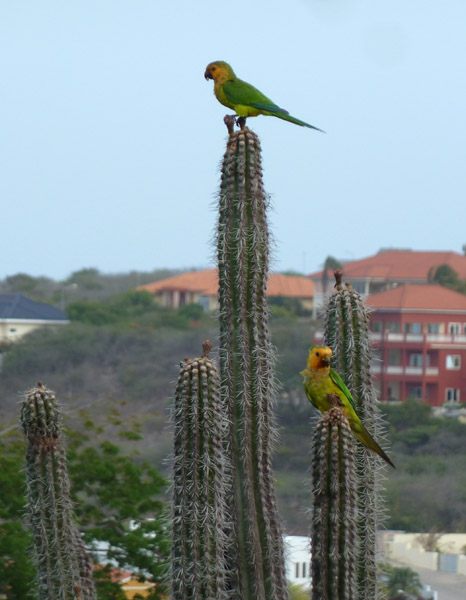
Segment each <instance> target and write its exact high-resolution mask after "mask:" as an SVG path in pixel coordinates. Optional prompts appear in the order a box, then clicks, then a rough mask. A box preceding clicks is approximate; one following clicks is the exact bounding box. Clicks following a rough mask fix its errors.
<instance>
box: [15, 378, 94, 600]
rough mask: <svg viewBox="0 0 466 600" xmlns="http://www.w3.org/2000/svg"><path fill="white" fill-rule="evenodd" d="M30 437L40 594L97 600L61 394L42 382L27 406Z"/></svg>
mask: <svg viewBox="0 0 466 600" xmlns="http://www.w3.org/2000/svg"><path fill="white" fill-rule="evenodd" d="M21 425H22V427H23V430H24V433H25V435H26V437H27V440H28V448H27V454H26V473H27V490H28V491H27V493H28V512H29V517H30V521H31V528H32V534H33V538H34V546H35V555H36V561H37V570H38V597H39V600H94V599H95V598H96V592H95V588H94V584H93V581H92V563H91V561H90V559H89V556H88V554H87V552H86V549H85V547H84V543H83V541H82V539H81V535H80V533H79V531H78V529H77V526H76V523H75V520H74V515H73V506H72V501H71V496H70V481H69V477H68V469H67V462H66V454H65V449H64V446H63V439H62V433H61V422H60V415H59V412H58V408H57V405H56V401H55V395H54V394H53V392H51V391H50V390H48V389H46V388H45V386H44V385H43V384H42V383H40V382H39V384H38V386H37V388H34V389H32V390H30V392H29V393H28V394H27V396H26V398H25V399H24V401H23V404H22V407H21Z"/></svg>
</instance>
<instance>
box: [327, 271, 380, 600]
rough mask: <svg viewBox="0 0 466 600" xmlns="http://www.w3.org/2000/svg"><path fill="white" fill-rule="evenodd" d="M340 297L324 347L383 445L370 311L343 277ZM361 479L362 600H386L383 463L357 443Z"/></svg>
mask: <svg viewBox="0 0 466 600" xmlns="http://www.w3.org/2000/svg"><path fill="white" fill-rule="evenodd" d="M335 278H336V282H337V283H336V288H337V289H336V292H335V293H334V294H333V295H332V296H331V297H330V298H329V300H328V304H327V307H326V310H325V333H324V343H325V344H326V345H327V346H330V348H332V350H333V358H332V366H333V367H334V368H335V369H336V370H337V371H338V372H339V373H340V375H341V377H342V378H343V381H344V382H345V383H346V385H347V386H348V388H349V389H350V391H351V394H352V396H353V400H354V402H355V405H356V410H357V413H358V415H359V416H360V418H361V421H362V423H363V424H364V426H365V427H366V429H367V430H368V431H369V433H370V434H371V435H372V436H373V437H374V438H375V439H376V440H377V441H379V442H380V441H381V440H382V441H383V439H384V432H385V426H384V423H383V419H382V416H381V413H380V409H379V408H378V405H377V392H376V389H375V386H374V384H373V380H372V376H371V362H372V348H371V340H370V329H369V323H370V311H369V309H368V308H367V307H366V305H365V303H364V300H363V299H362V297H361V296H360V294H358V293H357V292H356V291H355V290H354V289H353V288H352V287H351V285H350V284H349V283H346V284H344V285H343V284H342V282H341V278H342V273H341V272H339V271H337V272H336V273H335ZM356 456H357V460H356V465H357V467H356V471H357V478H358V482H359V484H358V511H359V521H358V536H359V551H358V560H357V565H358V585H359V593H360V595H359V598H360V599H361V600H374V599H376V598H382V597H384V594H383V592H382V590H380V589H379V588H378V585H377V569H376V547H377V545H376V533H377V530H378V529H380V527H381V525H382V522H383V517H384V509H383V501H382V497H381V487H382V486H381V478H380V472H381V470H382V468H383V467H382V463H381V461H380V458H378V457H377V456H375V455H374V454H373V453H372V452H369V451H368V450H367V448H365V447H364V446H363V445H362V444H360V443H357V448H356Z"/></svg>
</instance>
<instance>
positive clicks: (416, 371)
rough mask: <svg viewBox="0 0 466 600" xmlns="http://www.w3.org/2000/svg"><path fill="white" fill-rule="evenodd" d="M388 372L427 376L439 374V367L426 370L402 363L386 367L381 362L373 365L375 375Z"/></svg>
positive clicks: (391, 373) (372, 369) (390, 373)
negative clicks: (404, 365)
mask: <svg viewBox="0 0 466 600" xmlns="http://www.w3.org/2000/svg"><path fill="white" fill-rule="evenodd" d="M382 371H383V372H384V373H386V374H387V375H417V376H419V375H421V376H422V374H423V372H424V374H425V375H427V376H429V375H430V376H435V375H438V373H439V371H438V368H437V367H426V368H425V370H424V369H423V368H422V367H409V366H408V367H402V366H401V365H387V366H386V367H385V368H383V367H382V365H381V364H380V363H378V364H375V365H371V372H372V373H373V374H374V375H377V374H379V373H382Z"/></svg>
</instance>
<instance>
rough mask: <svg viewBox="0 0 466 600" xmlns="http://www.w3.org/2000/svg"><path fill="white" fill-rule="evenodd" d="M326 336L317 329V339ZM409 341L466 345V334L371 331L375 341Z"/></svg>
mask: <svg viewBox="0 0 466 600" xmlns="http://www.w3.org/2000/svg"><path fill="white" fill-rule="evenodd" d="M323 337H324V333H323V331H316V333H315V340H316V341H319V340H322V339H323ZM382 337H383V340H384V341H385V342H407V343H416V344H419V343H421V344H422V343H423V342H424V340H425V341H426V342H428V343H429V344H464V345H466V335H457V334H453V333H392V332H391V331H386V332H385V333H384V334H383V336H382V333H380V332H376V331H371V339H372V341H374V342H381V341H382Z"/></svg>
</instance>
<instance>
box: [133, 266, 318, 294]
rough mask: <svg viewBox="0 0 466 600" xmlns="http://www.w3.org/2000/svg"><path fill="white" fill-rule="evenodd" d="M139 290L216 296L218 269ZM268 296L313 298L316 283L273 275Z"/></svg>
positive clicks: (184, 274)
mask: <svg viewBox="0 0 466 600" xmlns="http://www.w3.org/2000/svg"><path fill="white" fill-rule="evenodd" d="M138 290H147V291H149V292H151V293H152V294H156V293H159V292H162V291H173V290H180V291H190V292H200V293H202V294H203V295H205V296H216V295H217V293H218V274H217V269H205V270H203V271H189V272H188V273H181V274H180V275H175V276H173V277H168V278H167V279H162V280H160V281H155V282H154V283H146V284H145V285H141V286H140V287H138ZM267 295H268V296H287V297H297V298H312V297H313V296H314V283H313V282H312V281H310V280H309V279H308V278H307V277H301V276H299V275H282V274H281V273H271V274H270V276H269V281H268V285H267Z"/></svg>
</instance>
